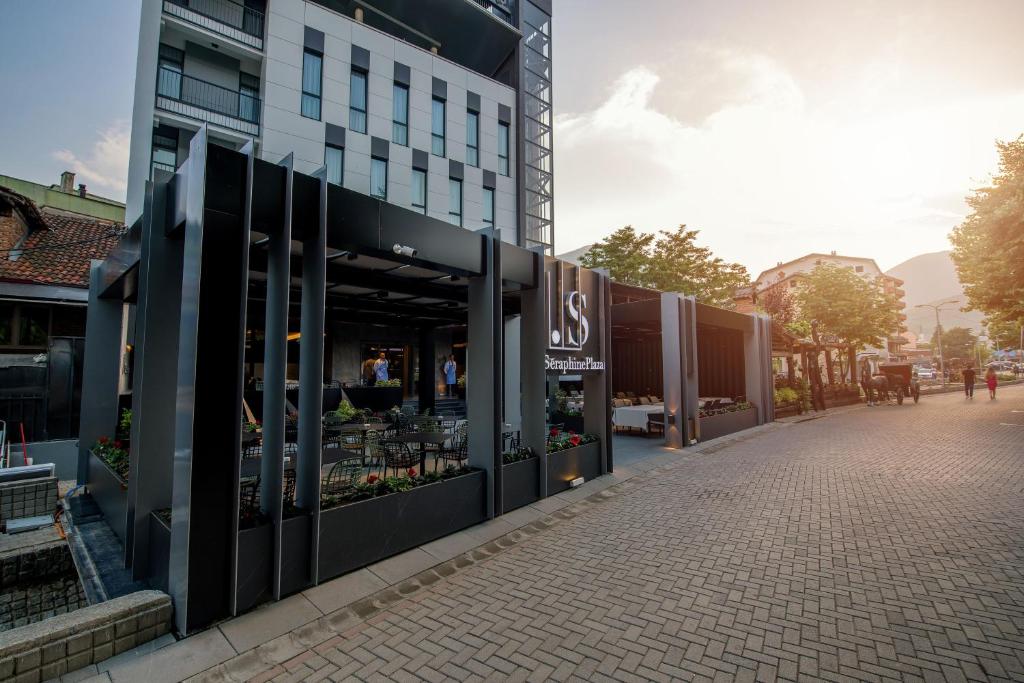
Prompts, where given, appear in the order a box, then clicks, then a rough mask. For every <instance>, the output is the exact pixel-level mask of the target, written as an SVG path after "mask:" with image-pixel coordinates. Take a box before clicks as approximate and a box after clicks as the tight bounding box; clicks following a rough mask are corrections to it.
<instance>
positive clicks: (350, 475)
mask: <svg viewBox="0 0 1024 683" xmlns="http://www.w3.org/2000/svg"><path fill="white" fill-rule="evenodd" d="M362 476H363V462H362V458H345V459H344V460H339V461H338V462H336V463H334V464H333V465H331V469H330V470H329V471H328V472H327V476H326V477H325V478H324V479H323V480H322V481H321V482H320V493H321V495H325V496H334V495H338V494H339V493H344V492H345V491H348V490H350V489H352V488H353V487H354V486H355V485H356V484H357V483H359V480H360V479H361V478H362Z"/></svg>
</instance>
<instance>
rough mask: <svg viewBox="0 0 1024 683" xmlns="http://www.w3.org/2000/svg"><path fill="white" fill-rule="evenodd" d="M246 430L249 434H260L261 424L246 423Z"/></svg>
mask: <svg viewBox="0 0 1024 683" xmlns="http://www.w3.org/2000/svg"><path fill="white" fill-rule="evenodd" d="M244 429H245V432H246V433H247V434H253V433H255V432H258V431H259V430H260V423H259V422H246V423H245V427H244Z"/></svg>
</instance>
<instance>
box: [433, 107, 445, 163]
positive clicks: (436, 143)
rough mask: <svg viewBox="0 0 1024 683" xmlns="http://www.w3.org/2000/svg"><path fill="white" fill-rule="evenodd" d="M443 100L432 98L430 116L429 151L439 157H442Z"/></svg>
mask: <svg viewBox="0 0 1024 683" xmlns="http://www.w3.org/2000/svg"><path fill="white" fill-rule="evenodd" d="M444 109H445V107H444V100H442V99H439V98H437V97H435V98H434V101H433V104H432V106H431V114H430V151H431V153H433V154H436V155H437V156H439V157H443V156H444V129H445V122H444Z"/></svg>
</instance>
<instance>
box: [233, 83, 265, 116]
mask: <svg viewBox="0 0 1024 683" xmlns="http://www.w3.org/2000/svg"><path fill="white" fill-rule="evenodd" d="M259 103H260V79H259V76H253V75H252V74H247V73H244V72H239V74H238V118H240V119H242V120H243V121H249V122H250V123H258V122H259V120H260V104H259Z"/></svg>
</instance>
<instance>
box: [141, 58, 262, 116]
mask: <svg viewBox="0 0 1024 683" xmlns="http://www.w3.org/2000/svg"><path fill="white" fill-rule="evenodd" d="M156 94H157V97H166V98H168V99H171V100H175V101H177V102H181V103H183V104H187V105H189V106H192V107H198V108H199V109H205V110H206V111H210V112H213V113H215V114H223V115H224V116H230V117H232V118H235V119H240V120H242V121H248V122H249V123H254V124H257V125H259V122H260V98H258V97H255V96H253V95H249V94H248V93H244V92H239V91H238V90H231V89H230V88H225V87H223V86H219V85H216V84H214V83H210V82H208V81H204V80H202V79H199V78H193V77H192V76H186V75H185V74H183V73H181V72H180V71H177V70H175V69H172V68H169V67H166V66H161V67H160V68H159V69H158V70H157V77H156Z"/></svg>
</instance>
